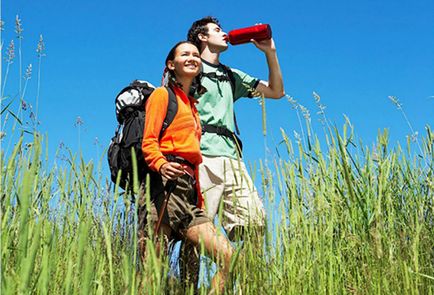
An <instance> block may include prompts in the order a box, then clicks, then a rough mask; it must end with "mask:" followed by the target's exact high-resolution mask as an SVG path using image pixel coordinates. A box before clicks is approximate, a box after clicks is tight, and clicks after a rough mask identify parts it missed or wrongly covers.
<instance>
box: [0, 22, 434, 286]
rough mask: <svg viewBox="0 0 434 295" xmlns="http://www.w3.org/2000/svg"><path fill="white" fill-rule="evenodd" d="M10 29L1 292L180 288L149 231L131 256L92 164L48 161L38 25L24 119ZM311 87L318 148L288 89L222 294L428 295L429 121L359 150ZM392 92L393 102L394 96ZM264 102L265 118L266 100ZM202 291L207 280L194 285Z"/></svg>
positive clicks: (120, 212) (431, 219)
mask: <svg viewBox="0 0 434 295" xmlns="http://www.w3.org/2000/svg"><path fill="white" fill-rule="evenodd" d="M16 32H17V38H18V39H19V40H18V54H19V72H20V78H19V79H20V81H19V83H18V84H19V95H18V100H19V101H18V110H17V111H16V112H14V111H12V107H14V108H15V107H16V106H17V101H16V100H15V98H16V97H15V98H14V97H10V96H5V85H6V81H7V79H8V72H9V66H11V65H12V63H13V59H14V54H15V53H14V50H15V49H14V46H15V45H14V43H13V42H11V43H10V46H9V49H8V59H7V60H6V62H7V68H6V71H5V75H4V76H3V77H2V78H3V79H2V80H3V83H2V97H1V103H2V108H1V114H0V116H2V122H1V123H2V124H1V125H2V126H1V136H0V140H1V141H0V144H1V146H0V149H1V151H0V169H1V177H0V181H1V182H0V188H1V192H0V198H1V204H0V209H1V211H0V222H1V234H0V237H1V250H0V251H1V294H161V293H163V292H165V293H168V294H184V291H183V290H182V288H181V284H180V282H179V281H177V280H176V279H172V278H171V279H168V276H172V275H173V272H172V271H170V265H169V262H168V260H167V259H159V257H157V255H156V254H155V249H154V247H153V244H152V241H151V240H148V241H147V249H148V252H149V254H148V257H149V259H147V261H146V263H145V264H144V265H143V264H142V262H141V261H140V258H139V257H140V255H139V254H138V249H137V214H136V210H135V208H136V204H133V203H131V196H128V195H125V194H121V193H120V192H119V190H118V189H117V188H115V189H114V190H113V189H112V188H111V186H110V185H109V184H108V180H107V179H106V177H105V176H103V175H102V173H101V165H98V167H97V168H96V167H95V165H94V163H93V162H92V161H90V162H86V161H84V160H83V158H81V157H80V156H78V155H76V154H74V153H73V152H72V151H70V152H69V155H68V156H67V159H66V160H67V161H65V164H63V165H57V164H54V165H53V164H51V163H50V161H49V157H48V152H47V149H46V146H47V144H46V142H44V140H47V138H44V139H43V137H42V136H41V135H40V134H39V133H38V132H37V129H38V104H39V102H38V101H39V90H40V89H39V88H40V83H39V82H40V69H41V58H42V56H44V55H45V51H44V47H45V45H44V43H43V40H42V36H41V37H40V40H39V43H38V47H37V48H38V49H37V53H38V78H37V85H38V86H37V93H36V102H35V105H36V111H35V112H33V111H32V112H31V113H30V116H29V117H30V119H31V123H32V124H30V126H31V128H28V127H26V125H25V124H24V121H23V120H24V118H23V113H22V111H23V102H24V98H25V92H26V85H27V82H28V80H29V79H30V77H29V76H27V75H26V77H27V78H24V81H22V79H23V78H22V61H21V59H22V57H21V42H22V25H21V20H20V19H19V17H18V16H17V20H16ZM2 44H3V43H2ZM23 82H24V83H23ZM314 96H315V101H316V103H317V105H318V107H319V109H320V115H321V116H322V119H323V123H324V136H325V140H324V141H323V142H324V143H323V146H321V145H320V141H319V140H318V139H317V138H316V134H315V133H314V132H313V130H312V128H311V126H310V117H309V116H310V114H309V111H308V110H307V109H306V108H305V107H303V106H301V105H299V104H297V102H296V101H295V100H293V99H290V100H289V101H290V103H291V105H292V106H293V108H294V109H295V110H296V114H297V118H298V120H299V123H300V132H301V135H298V134H296V141H295V142H294V141H292V140H290V137H289V136H288V135H287V134H286V133H285V132H284V131H283V130H282V141H281V147H282V146H283V148H284V149H285V150H286V154H285V155H283V154H282V155H278V156H277V157H276V158H275V159H273V160H272V161H270V160H268V159H267V161H265V162H263V161H261V162H260V163H259V164H260V169H259V170H260V175H259V177H260V178H261V183H262V192H263V197H264V199H266V200H267V203H268V206H267V208H269V211H268V212H267V214H268V224H267V228H266V231H265V237H262V235H260V234H258V233H256V232H255V231H254V230H253V229H251V230H250V231H249V233H248V234H247V235H246V239H245V241H244V243H243V245H242V247H238V248H237V250H236V252H235V253H236V255H235V256H234V259H233V263H232V266H231V269H232V278H231V280H230V282H229V283H228V286H227V289H226V292H227V293H228V294H411V295H413V294H434V246H433V245H434V201H433V199H434V196H433V190H434V180H433V179H434V177H433V170H434V169H433V162H434V161H433V160H434V152H433V150H434V136H433V134H432V132H431V130H430V129H429V128H428V127H427V128H426V134H425V136H424V137H423V138H421V139H420V142H419V141H418V142H417V147H418V149H417V151H412V150H411V149H410V147H411V146H412V144H411V142H410V141H409V142H408V143H407V145H406V146H405V147H401V146H399V145H398V146H396V147H392V146H391V145H390V144H389V142H388V134H387V131H384V132H383V133H380V134H379V135H378V138H377V141H376V143H374V148H372V149H368V148H366V147H365V146H364V145H363V144H362V143H361V142H356V141H355V140H354V138H355V136H354V132H353V130H352V127H351V124H350V123H349V121H347V123H346V124H345V125H344V127H343V130H342V131H338V130H337V129H333V128H331V127H330V125H329V124H328V120H327V119H326V117H325V113H324V109H325V107H324V106H323V105H322V104H321V103H320V98H319V96H318V95H317V94H314ZM391 100H392V102H394V103H395V104H396V105H397V107H398V109H400V110H402V108H401V104H400V103H399V101H398V100H397V99H396V98H395V97H393V98H391ZM262 107H263V123H264V126H265V124H266V118H265V103H264V101H263V103H262ZM300 112H301V113H300ZM403 114H404V113H403ZM301 115H302V116H303V117H304V118H305V119H306V124H304V125H303V124H302V116H301ZM404 117H405V120H406V122H407V124H409V122H408V119H407V117H406V116H405V114H404ZM7 124H11V125H13V126H12V128H9V129H8V128H5V127H7V126H6V125H7ZM410 127H411V125H410ZM6 130H7V131H10V130H11V131H12V133H9V134H7V133H6V132H5V131H6ZM79 132H80V131H79ZM412 133H414V132H413V131H412ZM265 135H266V132H265V127H264V136H265ZM6 140H7V141H8V144H7V146H6V149H5V145H4V141H6ZM26 142H27V143H26ZM370 146H371V144H370ZM255 172H256V171H254V172H253V173H252V174H255ZM136 187H137V183H136ZM148 195H149V194H148ZM148 202H149V200H148ZM207 273H210V272H207ZM208 281H209V279H208ZM207 288H208V286H207V284H206V283H205V284H203V285H202V287H201V290H200V293H201V294H206V292H207V291H208V289H207ZM190 293H192V290H190Z"/></svg>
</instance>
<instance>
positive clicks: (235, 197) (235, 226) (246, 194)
mask: <svg viewBox="0 0 434 295" xmlns="http://www.w3.org/2000/svg"><path fill="white" fill-rule="evenodd" d="M224 175H225V177H226V179H225V191H224V198H223V226H224V228H225V231H226V233H227V234H228V237H229V239H230V240H232V241H236V240H240V239H241V240H242V239H244V238H243V236H244V235H245V234H246V230H247V227H248V228H252V229H254V230H255V232H257V235H258V236H262V235H263V229H264V225H265V210H264V205H263V203H262V200H261V199H260V197H259V194H258V191H257V190H256V188H255V185H254V184H253V181H252V179H251V177H250V175H249V174H248V172H247V169H246V166H245V164H244V162H243V161H242V160H233V159H229V158H228V159H226V161H225V173H224Z"/></svg>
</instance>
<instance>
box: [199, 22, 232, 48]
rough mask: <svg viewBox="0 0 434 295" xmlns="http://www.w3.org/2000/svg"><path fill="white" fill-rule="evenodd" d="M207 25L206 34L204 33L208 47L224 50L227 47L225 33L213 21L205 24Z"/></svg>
mask: <svg viewBox="0 0 434 295" xmlns="http://www.w3.org/2000/svg"><path fill="white" fill-rule="evenodd" d="M206 26H207V27H208V34H206V36H205V38H206V43H207V44H208V47H209V48H210V49H216V50H218V51H225V50H226V49H227V48H228V40H227V34H226V33H225V32H223V30H222V29H221V28H220V27H219V26H218V25H216V24H214V23H209V24H207V25H206Z"/></svg>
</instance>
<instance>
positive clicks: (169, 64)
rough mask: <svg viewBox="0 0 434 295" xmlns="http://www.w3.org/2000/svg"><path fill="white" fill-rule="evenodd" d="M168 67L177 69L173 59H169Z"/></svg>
mask: <svg viewBox="0 0 434 295" xmlns="http://www.w3.org/2000/svg"><path fill="white" fill-rule="evenodd" d="M167 68H168V69H169V70H171V71H173V70H174V69H175V64H174V62H173V60H169V61H167Z"/></svg>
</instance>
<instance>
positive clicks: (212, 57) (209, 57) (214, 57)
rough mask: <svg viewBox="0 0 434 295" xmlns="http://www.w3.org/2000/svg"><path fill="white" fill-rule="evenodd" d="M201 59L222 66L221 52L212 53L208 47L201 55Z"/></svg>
mask: <svg viewBox="0 0 434 295" xmlns="http://www.w3.org/2000/svg"><path fill="white" fill-rule="evenodd" d="M200 57H201V58H202V59H203V60H206V61H207V62H209V63H210V64H213V65H218V64H220V59H219V58H220V52H212V51H211V50H210V49H209V48H208V47H207V48H205V49H204V50H203V51H202V53H201V54H200Z"/></svg>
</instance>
